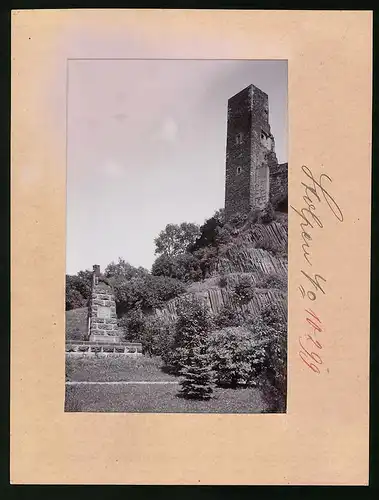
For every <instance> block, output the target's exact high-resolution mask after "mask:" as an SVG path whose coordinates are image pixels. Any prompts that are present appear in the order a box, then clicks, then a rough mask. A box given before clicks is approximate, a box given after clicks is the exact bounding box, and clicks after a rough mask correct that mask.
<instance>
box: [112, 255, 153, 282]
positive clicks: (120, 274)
mask: <svg viewBox="0 0 379 500" xmlns="http://www.w3.org/2000/svg"><path fill="white" fill-rule="evenodd" d="M104 274H105V276H106V277H107V278H114V279H116V280H118V281H120V280H130V279H132V278H137V277H144V276H146V275H148V274H149V271H148V270H147V269H144V268H143V267H134V266H132V265H131V264H129V263H128V262H126V260H124V259H123V258H122V257H119V258H118V262H117V263H115V262H111V263H110V264H108V265H107V267H106V268H105V271H104Z"/></svg>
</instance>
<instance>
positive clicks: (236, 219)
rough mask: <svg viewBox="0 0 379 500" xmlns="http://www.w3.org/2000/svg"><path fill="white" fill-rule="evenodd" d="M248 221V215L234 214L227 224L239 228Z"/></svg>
mask: <svg viewBox="0 0 379 500" xmlns="http://www.w3.org/2000/svg"><path fill="white" fill-rule="evenodd" d="M247 219H248V214H246V213H236V214H234V215H233V216H232V217H231V218H230V220H229V221H228V223H229V224H230V225H231V226H234V227H236V228H241V227H242V226H243V225H244V224H245V222H246V221H247Z"/></svg>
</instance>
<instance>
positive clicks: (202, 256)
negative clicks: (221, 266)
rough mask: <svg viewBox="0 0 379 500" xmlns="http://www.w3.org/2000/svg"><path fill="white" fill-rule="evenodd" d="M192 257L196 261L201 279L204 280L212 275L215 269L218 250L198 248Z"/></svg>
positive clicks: (214, 248)
mask: <svg viewBox="0 0 379 500" xmlns="http://www.w3.org/2000/svg"><path fill="white" fill-rule="evenodd" d="M194 255H195V257H196V258H197V259H198V262H199V266H200V269H201V272H202V277H203V279H206V278H207V277H208V276H210V275H211V274H212V272H213V270H214V269H215V267H216V263H217V258H218V249H217V248H216V247H213V246H210V247H204V248H200V249H199V250H197V251H196V252H195V253H194Z"/></svg>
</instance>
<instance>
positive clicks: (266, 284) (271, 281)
mask: <svg viewBox="0 0 379 500" xmlns="http://www.w3.org/2000/svg"><path fill="white" fill-rule="evenodd" d="M257 288H277V289H279V290H286V289H287V279H286V278H285V277H283V276H280V275H279V274H276V273H271V274H267V275H266V276H264V278H262V279H261V280H260V281H259V282H258V283H257Z"/></svg>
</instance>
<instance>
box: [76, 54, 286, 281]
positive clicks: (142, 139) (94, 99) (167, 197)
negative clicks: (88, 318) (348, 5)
mask: <svg viewBox="0 0 379 500" xmlns="http://www.w3.org/2000/svg"><path fill="white" fill-rule="evenodd" d="M68 75H69V76H68V78H69V82H68V151H67V273H68V274H74V273H76V272H78V271H80V270H84V269H92V265H93V264H100V266H101V269H102V270H103V269H104V268H105V266H106V265H107V264H109V263H110V262H111V261H117V259H118V257H123V258H124V259H125V260H126V261H128V262H129V263H130V264H132V265H134V266H143V267H146V268H148V269H150V267H151V265H152V263H153V261H154V259H155V257H156V256H154V238H155V237H156V236H157V235H158V233H159V232H160V231H161V230H162V229H164V227H165V226H166V224H168V223H181V222H195V223H198V224H202V223H203V222H204V220H205V219H207V218H209V217H211V216H212V215H213V213H214V212H215V210H217V209H219V208H222V207H223V206H224V189H225V146H226V119H227V101H228V98H229V97H231V96H233V95H234V94H236V93H237V92H239V91H240V90H242V89H244V88H245V87H247V86H248V85H250V84H254V85H256V86H257V87H259V88H260V89H261V90H263V91H264V92H266V93H267V94H268V96H269V106H270V115H269V118H270V124H271V131H272V133H273V134H274V137H275V144H276V153H277V156H278V160H279V162H280V163H282V162H286V161H287V61H221V60H218V61H217V60H196V61H192V60H73V61H70V62H69V72H68Z"/></svg>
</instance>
